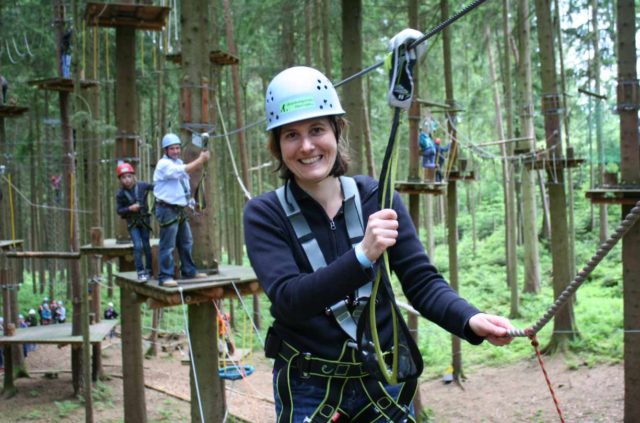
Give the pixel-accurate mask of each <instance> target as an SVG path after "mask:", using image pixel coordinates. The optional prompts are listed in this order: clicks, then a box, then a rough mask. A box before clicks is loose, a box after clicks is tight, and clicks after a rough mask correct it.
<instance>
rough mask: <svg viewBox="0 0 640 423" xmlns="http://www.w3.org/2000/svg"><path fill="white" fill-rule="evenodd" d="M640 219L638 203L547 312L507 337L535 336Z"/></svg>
mask: <svg viewBox="0 0 640 423" xmlns="http://www.w3.org/2000/svg"><path fill="white" fill-rule="evenodd" d="M639 218H640V201H638V202H637V203H636V205H635V206H634V207H633V208H632V209H631V211H630V212H629V214H627V215H626V216H625V218H624V220H623V221H622V222H621V223H620V225H619V226H618V228H617V229H616V231H615V233H614V234H613V235H611V236H610V237H609V239H607V240H606V241H605V242H603V243H602V244H600V248H598V251H596V253H595V254H594V255H593V256H592V257H591V260H589V262H587V264H586V265H585V266H584V267H583V268H582V270H581V271H580V272H579V273H578V274H577V275H576V277H575V278H573V281H572V282H571V283H570V284H569V285H568V286H567V287H566V288H565V289H564V291H562V293H561V294H560V295H559V296H558V298H557V299H556V301H555V302H554V303H553V305H552V306H551V307H549V309H548V310H547V312H546V313H545V314H544V316H542V318H540V320H538V321H537V322H536V323H535V324H534V325H533V326H530V327H528V328H527V329H524V330H522V329H514V330H510V331H508V335H509V336H512V337H515V336H531V335H535V334H536V333H538V331H540V329H542V328H543V327H544V325H546V324H547V323H549V321H550V320H551V318H552V317H553V316H555V314H556V313H557V312H558V310H559V309H560V308H561V307H562V306H563V305H564V304H565V303H566V302H567V301H568V300H569V298H570V297H571V295H573V294H574V293H575V292H576V290H577V289H578V288H579V287H580V285H582V283H583V282H584V281H585V280H586V279H587V276H589V274H591V272H592V271H593V269H595V268H596V266H597V265H598V264H599V263H600V262H601V261H602V259H603V258H604V257H605V256H606V255H607V254H609V252H610V251H611V249H612V248H613V247H614V246H615V245H616V244H617V243H618V241H619V240H620V239H621V238H622V237H623V236H624V235H625V234H626V233H627V232H628V231H629V229H631V228H632V227H633V225H634V224H635V223H636V222H637V221H638V219H639Z"/></svg>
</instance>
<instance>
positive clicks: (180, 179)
mask: <svg viewBox="0 0 640 423" xmlns="http://www.w3.org/2000/svg"><path fill="white" fill-rule="evenodd" d="M186 167H187V165H185V164H184V163H183V162H182V160H180V159H176V160H173V159H171V158H169V157H167V156H166V155H164V156H162V158H161V159H160V160H158V163H157V164H156V170H155V172H153V184H154V187H153V195H155V197H156V199H158V200H162V201H164V202H165V203H169V204H174V205H177V206H186V205H187V204H188V200H189V198H191V188H190V187H189V174H188V173H187V172H186V171H185V168H186ZM185 190H186V192H185Z"/></svg>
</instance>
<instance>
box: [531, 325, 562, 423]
mask: <svg viewBox="0 0 640 423" xmlns="http://www.w3.org/2000/svg"><path fill="white" fill-rule="evenodd" d="M529 339H531V345H532V346H533V349H534V350H535V351H536V357H538V363H540V368H541V369H542V373H543V374H544V380H545V381H546V382H547V387H548V388H549V392H550V393H551V398H552V399H553V403H554V404H555V406H556V411H557V412H558V417H560V421H561V422H562V423H565V422H564V417H563V416H562V410H560V403H559V402H558V398H556V393H555V392H554V390H553V386H552V385H551V380H550V379H549V375H548V374H547V369H545V368H544V361H542V354H540V349H539V348H538V346H539V345H540V343H539V342H538V339H537V338H536V336H535V335H531V336H529Z"/></svg>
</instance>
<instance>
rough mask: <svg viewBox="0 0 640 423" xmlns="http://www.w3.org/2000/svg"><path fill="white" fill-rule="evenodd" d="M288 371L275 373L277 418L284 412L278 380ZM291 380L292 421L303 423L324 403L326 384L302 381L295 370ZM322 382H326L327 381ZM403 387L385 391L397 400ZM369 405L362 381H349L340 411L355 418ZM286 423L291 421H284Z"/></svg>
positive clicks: (343, 393) (394, 387)
mask: <svg viewBox="0 0 640 423" xmlns="http://www.w3.org/2000/svg"><path fill="white" fill-rule="evenodd" d="M286 369H287V367H286V366H284V367H282V368H281V369H280V370H278V371H274V372H273V397H274V399H275V404H276V416H277V417H279V416H280V412H281V411H282V400H281V399H280V395H279V394H278V389H277V380H278V375H280V373H282V375H281V377H286ZM290 378H291V381H290V382H289V383H290V392H291V400H292V404H293V407H292V408H293V410H292V418H291V420H290V421H291V422H293V423H301V422H303V421H304V419H305V418H306V417H310V416H311V415H312V414H313V413H314V412H315V411H316V409H317V408H318V405H320V403H321V402H323V401H324V399H325V397H326V394H327V389H326V384H324V383H323V384H322V385H321V384H317V383H313V382H311V381H310V380H309V379H302V378H300V377H298V375H297V372H296V371H295V370H292V371H291V374H290ZM316 380H317V379H316ZM321 380H322V381H324V380H325V379H321ZM323 385H324V386H323ZM402 386H403V385H385V389H386V390H387V392H388V393H389V395H391V396H392V397H393V398H395V399H396V400H397V399H398V395H400V389H401V388H402ZM367 404H369V400H368V398H367V396H366V395H365V392H364V390H363V389H362V385H361V383H360V380H359V379H355V378H354V379H350V380H349V381H347V383H346V384H345V386H344V390H343V392H342V402H341V403H340V409H342V410H344V411H345V412H346V413H348V414H349V415H350V416H352V417H353V416H355V415H356V414H358V412H359V411H360V410H362V409H363V408H364V407H365V406H366V405H367ZM411 415H412V416H413V415H414V411H413V403H411ZM277 417H276V418H277ZM284 421H289V420H287V419H284Z"/></svg>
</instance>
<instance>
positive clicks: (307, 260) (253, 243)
mask: <svg viewBox="0 0 640 423" xmlns="http://www.w3.org/2000/svg"><path fill="white" fill-rule="evenodd" d="M343 114H345V111H344V110H343V109H342V106H341V104H340V99H339V98H338V95H337V93H336V91H335V89H334V86H333V84H332V83H331V82H330V81H329V80H328V79H327V77H326V76H325V75H323V74H322V73H321V72H319V71H318V70H316V69H313V68H309V67H304V66H298V67H292V68H289V69H286V70H284V71H282V72H281V73H279V74H278V75H277V76H276V77H275V78H274V79H273V80H272V81H271V83H270V84H269V86H268V88H267V93H266V117H267V131H269V142H268V147H269V150H270V152H271V153H272V155H273V156H274V158H275V159H276V161H277V166H278V170H279V171H280V176H281V177H282V178H283V179H284V181H285V184H284V186H282V187H280V188H278V189H277V190H276V191H272V192H268V193H266V194H262V195H260V196H257V197H254V198H253V199H251V200H249V202H248V203H247V204H246V206H245V209H244V229H245V244H246V248H247V254H248V256H249V260H250V261H251V265H252V267H253V269H254V270H255V272H256V276H257V278H258V280H259V281H260V284H261V286H262V288H263V290H264V292H265V293H266V294H267V296H268V298H269V300H270V301H271V314H272V315H273V317H274V323H273V325H272V327H271V328H270V329H269V333H268V335H267V340H266V343H265V352H266V355H267V357H270V358H274V359H275V362H274V371H273V389H274V399H275V408H276V415H277V421H278V422H279V423H282V422H302V421H310V422H344V421H351V422H356V421H357V422H373V421H379V422H396V423H398V422H415V421H416V420H415V416H413V415H412V414H413V411H412V410H413V409H412V405H411V402H412V400H413V396H414V395H415V391H416V389H417V378H418V376H419V375H420V373H421V371H422V359H421V355H420V352H419V351H418V349H417V346H416V345H415V343H413V344H412V342H413V341H412V339H411V336H410V334H409V331H408V328H407V326H406V323H405V322H404V320H403V318H402V315H401V314H400V313H399V312H398V311H397V308H396V309H394V304H395V303H394V302H393V298H390V294H386V295H378V296H377V297H376V300H375V302H373V307H371V306H370V304H369V296H371V295H373V294H372V288H371V281H372V280H374V278H375V277H376V273H377V271H378V267H379V266H381V264H380V262H381V257H382V255H383V253H384V252H385V251H387V252H388V259H389V269H390V270H391V271H393V272H394V273H395V274H396V275H397V277H398V280H399V281H400V285H401V287H402V290H403V292H404V294H405V295H406V297H407V299H408V300H409V301H410V303H411V304H412V305H413V307H414V308H415V309H416V310H418V311H419V312H420V314H421V315H422V316H424V317H426V318H428V319H430V320H432V321H433V322H435V323H437V324H439V325H440V326H442V327H443V328H445V329H446V330H448V331H449V332H451V333H453V334H455V335H457V336H459V337H460V338H462V339H465V340H467V341H468V342H470V343H471V344H480V343H482V342H483V340H485V339H486V340H487V341H489V342H491V343H492V344H495V345H505V344H508V343H509V342H511V338H510V337H508V334H507V330H508V329H511V328H512V326H511V324H510V323H509V320H508V319H506V318H503V317H499V316H494V315H489V314H485V313H482V312H480V310H478V309H477V308H475V307H473V306H472V305H470V304H469V303H468V302H467V301H465V300H464V299H462V298H461V297H460V296H459V295H458V294H457V293H456V292H455V291H454V290H453V289H451V287H450V286H449V284H448V283H447V282H446V281H445V280H444V278H443V277H442V275H440V274H439V273H438V271H437V269H436V268H435V266H434V265H433V264H432V263H431V262H430V260H429V257H428V256H427V254H426V253H425V250H424V247H423V245H422V243H421V242H420V239H419V237H418V234H417V233H416V230H415V227H414V226H413V224H412V221H411V216H410V215H409V213H408V211H407V209H406V208H405V206H404V204H403V202H402V200H401V198H400V196H399V194H398V193H394V194H393V195H394V202H393V208H388V209H383V210H379V206H378V201H377V196H378V182H377V181H375V180H374V179H372V178H370V177H368V176H356V177H353V178H349V177H345V176H343V175H345V174H346V172H347V169H348V157H347V154H346V151H347V150H346V146H345V142H346V141H345V139H344V138H343V134H344V133H345V130H346V129H347V128H346V127H347V123H346V120H345V119H344V118H343V117H342V115H343ZM381 277H382V279H381V282H380V285H381V288H380V289H381V290H384V291H385V292H389V291H392V288H391V281H390V280H388V278H387V276H386V274H385V273H382V276H381ZM378 300H380V301H378ZM372 301H373V300H372ZM371 309H373V310H374V311H371ZM392 310H395V312H393V311H392ZM373 313H375V314H373ZM370 316H373V317H372V319H369V317H370ZM371 321H373V322H377V323H376V324H375V328H376V330H377V335H375V336H376V338H379V342H378V347H380V348H381V350H375V348H376V345H375V344H374V343H373V341H372V338H371V337H370V333H371V332H370V331H371V330H373V329H372V328H371V327H370V326H371V323H369V328H368V329H367V322H371ZM356 328H357V330H356ZM367 333H368V334H369V335H366V334H367ZM396 335H397V336H398V338H395V337H396ZM367 337H368V338H367ZM400 338H401V339H400ZM396 344H397V347H396V346H395V345H396ZM371 345H373V348H374V349H371ZM378 351H381V354H378ZM394 355H395V356H396V358H397V359H398V362H397V363H398V366H399V369H398V372H397V380H400V379H402V381H401V383H398V384H392V383H391V382H388V381H386V380H388V379H387V378H386V377H384V375H383V374H382V371H381V370H380V369H381V368H382V367H383V366H389V363H388V360H391V361H393V360H394V359H392V357H394ZM398 355H400V357H398ZM390 379H392V380H393V377H391V378H390Z"/></svg>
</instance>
